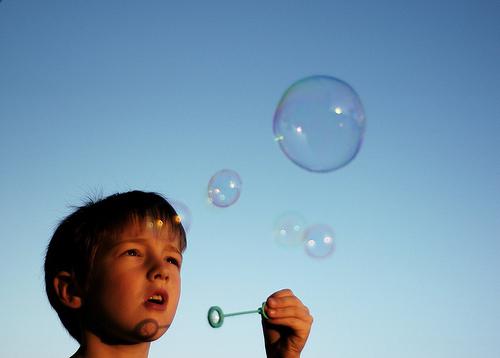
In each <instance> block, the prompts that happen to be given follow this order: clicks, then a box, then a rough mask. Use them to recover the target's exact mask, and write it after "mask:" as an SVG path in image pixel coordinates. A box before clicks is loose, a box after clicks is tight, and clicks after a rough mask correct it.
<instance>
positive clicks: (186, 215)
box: [168, 199, 191, 233]
mask: <svg viewBox="0 0 500 358" xmlns="http://www.w3.org/2000/svg"><path fill="white" fill-rule="evenodd" d="M168 202H169V203H170V205H172V207H173V208H174V210H175V212H176V213H177V215H176V216H175V218H174V220H175V222H176V223H178V224H181V225H182V227H183V228H184V231H185V232H186V233H187V232H188V231H189V228H190V227H191V211H190V210H189V208H188V207H187V205H186V204H184V203H183V202H182V201H179V200H173V199H169V200H168Z"/></svg>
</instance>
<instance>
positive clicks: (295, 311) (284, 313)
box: [266, 306, 310, 319]
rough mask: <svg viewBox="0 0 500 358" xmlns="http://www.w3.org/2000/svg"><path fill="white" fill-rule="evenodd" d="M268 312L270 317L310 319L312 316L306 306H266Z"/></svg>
mask: <svg viewBox="0 0 500 358" xmlns="http://www.w3.org/2000/svg"><path fill="white" fill-rule="evenodd" d="M266 314H267V316H268V317H269V318H286V317H292V318H294V317H295V318H300V319H308V317H309V316H310V313H309V309H308V308H307V307H306V306H299V307H283V308H272V307H267V308H266Z"/></svg>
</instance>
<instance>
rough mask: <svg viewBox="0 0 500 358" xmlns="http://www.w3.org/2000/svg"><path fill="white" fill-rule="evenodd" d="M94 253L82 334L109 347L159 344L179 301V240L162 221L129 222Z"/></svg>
mask: <svg viewBox="0 0 500 358" xmlns="http://www.w3.org/2000/svg"><path fill="white" fill-rule="evenodd" d="M108 241H109V242H105V243H104V244H103V245H102V246H101V247H100V248H99V250H98V252H97V254H96V258H95V263H94V268H93V270H92V272H93V274H92V279H91V283H90V285H89V289H88V290H87V292H86V295H85V299H84V311H83V312H84V314H85V316H86V317H84V320H85V322H86V324H85V326H86V327H85V328H86V329H89V330H90V331H92V332H93V333H94V334H96V335H97V336H99V337H100V338H101V339H103V340H108V341H111V342H118V343H119V342H122V343H129V342H130V343H132V342H145V341H152V340H155V339H158V338H159V337H161V336H162V335H163V333H165V331H166V330H167V329H168V328H169V326H170V324H171V323H172V320H173V318H174V315H175V311H176V309H177V303H178V301H179V296H180V268H181V263H182V254H181V252H180V249H179V246H180V243H179V237H178V235H177V234H175V233H174V232H173V231H172V230H171V228H170V225H169V224H168V223H164V222H162V221H161V220H152V221H146V222H145V223H139V222H134V223H132V224H130V225H129V226H128V227H126V228H125V230H123V232H122V233H121V235H119V237H118V238H117V239H116V240H108Z"/></svg>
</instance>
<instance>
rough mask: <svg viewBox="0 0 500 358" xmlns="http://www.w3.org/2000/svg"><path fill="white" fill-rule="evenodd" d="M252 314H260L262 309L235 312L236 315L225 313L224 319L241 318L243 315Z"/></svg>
mask: <svg viewBox="0 0 500 358" xmlns="http://www.w3.org/2000/svg"><path fill="white" fill-rule="evenodd" d="M250 313H260V308H259V309H256V310H253V311H243V312H234V313H224V317H230V316H239V315H242V314H250Z"/></svg>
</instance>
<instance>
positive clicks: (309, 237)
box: [304, 224, 335, 258]
mask: <svg viewBox="0 0 500 358" xmlns="http://www.w3.org/2000/svg"><path fill="white" fill-rule="evenodd" d="M304 248H305V251H306V253H307V254H308V255H309V256H311V257H314V258H323V257H327V256H329V255H331V254H332V253H333V251H334V250H335V243H334V234H333V229H332V228H331V227H330V226H328V225H324V224H318V225H313V226H310V227H308V228H307V229H306V230H305V232H304Z"/></svg>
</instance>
